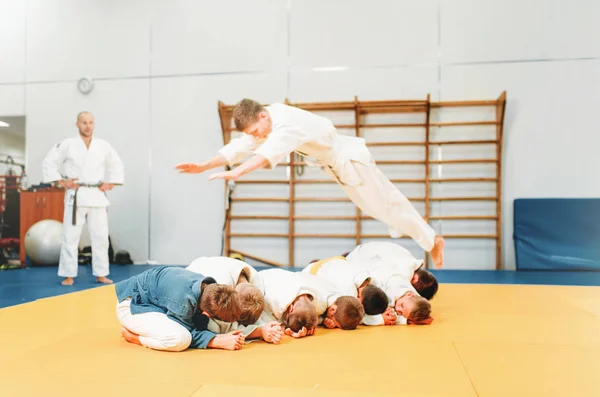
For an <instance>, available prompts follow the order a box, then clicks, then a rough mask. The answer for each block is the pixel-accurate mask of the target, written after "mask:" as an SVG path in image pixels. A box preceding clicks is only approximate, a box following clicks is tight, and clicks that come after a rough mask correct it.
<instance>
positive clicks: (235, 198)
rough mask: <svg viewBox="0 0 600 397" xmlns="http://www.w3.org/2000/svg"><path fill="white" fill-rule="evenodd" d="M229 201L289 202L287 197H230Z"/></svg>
mask: <svg viewBox="0 0 600 397" xmlns="http://www.w3.org/2000/svg"><path fill="white" fill-rule="evenodd" d="M231 201H246V202H261V201H262V202H270V201H275V202H285V203H287V202H289V201H290V199H289V198H275V197H232V198H231Z"/></svg>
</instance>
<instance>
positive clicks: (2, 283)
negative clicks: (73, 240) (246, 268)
mask: <svg viewBox="0 0 600 397" xmlns="http://www.w3.org/2000/svg"><path fill="white" fill-rule="evenodd" d="M151 267H153V265H128V266H119V265H111V267H110V276H109V277H110V278H111V279H112V280H113V281H115V282H118V281H121V280H125V279H126V278H128V277H131V276H133V275H135V274H138V273H141V272H143V271H145V270H147V269H150V268H151ZM256 269H257V270H262V269H267V267H256ZM290 270H295V271H299V270H301V269H290ZM56 272H57V267H56V266H49V267H28V268H25V269H16V270H3V271H0V308H2V307H7V306H13V305H18V304H22V303H26V302H31V301H34V300H36V299H42V298H48V297H51V296H57V295H63V294H68V293H72V292H76V291H82V290H85V289H89V288H95V287H99V286H101V285H102V284H98V283H96V278H95V277H94V276H93V275H92V268H91V266H90V265H85V266H79V275H78V277H77V278H76V279H75V285H73V286H68V287H67V286H63V285H61V284H60V282H61V281H62V278H59V277H58V276H57V275H56ZM432 273H434V274H435V276H436V277H437V279H438V280H439V282H440V283H442V284H444V283H448V284H544V285H580V286H600V272H568V271H565V272H557V271H518V272H516V271H494V270H432Z"/></svg>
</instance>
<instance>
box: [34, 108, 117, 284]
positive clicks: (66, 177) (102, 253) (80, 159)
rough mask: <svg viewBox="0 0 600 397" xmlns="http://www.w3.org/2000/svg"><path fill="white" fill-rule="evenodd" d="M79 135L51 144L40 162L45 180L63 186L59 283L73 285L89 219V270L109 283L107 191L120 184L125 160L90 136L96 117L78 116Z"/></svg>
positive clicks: (109, 146)
mask: <svg viewBox="0 0 600 397" xmlns="http://www.w3.org/2000/svg"><path fill="white" fill-rule="evenodd" d="M76 125H77V128H78V129H79V136H77V137H73V138H67V139H65V140H63V141H61V142H60V143H58V144H57V145H55V146H54V147H53V148H52V149H50V151H49V152H48V154H47V155H46V158H44V162H43V164H42V167H43V178H44V182H48V183H50V182H57V183H58V184H59V185H60V186H62V187H64V188H66V192H65V213H64V216H63V242H62V246H61V251H60V262H59V265H58V275H59V276H60V277H64V278H65V279H64V280H63V282H62V284H63V285H73V278H74V277H77V267H78V260H77V259H78V246H79V239H80V238H81V230H82V229H83V225H84V224H85V222H86V221H87V223H88V230H89V233H90V240H91V243H92V269H93V274H94V276H96V280H97V281H98V282H100V283H103V284H111V283H112V280H110V279H108V278H107V277H106V276H108V274H109V263H108V246H109V243H108V213H107V207H108V205H109V201H108V198H107V197H106V192H107V191H108V190H111V189H112V188H113V187H114V186H115V185H122V184H123V182H124V171H123V163H122V161H121V159H120V158H119V155H118V154H117V152H116V151H115V149H114V148H113V147H112V146H111V145H110V144H109V143H108V142H106V141H104V140H102V139H99V138H95V137H93V135H94V116H92V114H90V113H88V112H81V113H79V114H78V115H77V123H76Z"/></svg>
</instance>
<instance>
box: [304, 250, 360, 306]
mask: <svg viewBox="0 0 600 397" xmlns="http://www.w3.org/2000/svg"><path fill="white" fill-rule="evenodd" d="M302 272H303V273H309V274H314V275H316V276H317V277H321V278H323V279H325V280H327V281H329V282H331V283H333V284H334V285H335V286H336V288H337V289H338V290H339V291H340V293H342V294H343V295H344V296H353V297H355V298H357V297H358V288H359V287H360V286H361V285H362V284H363V283H364V282H365V281H367V280H370V279H371V276H370V275H369V272H368V270H367V269H366V268H364V267H362V266H360V265H358V264H357V263H354V262H350V261H348V260H346V259H345V258H333V259H330V260H327V259H325V260H323V261H318V262H314V263H311V264H310V265H308V266H306V267H305V268H304V269H302Z"/></svg>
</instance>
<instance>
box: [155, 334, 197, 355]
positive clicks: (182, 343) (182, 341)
mask: <svg viewBox="0 0 600 397" xmlns="http://www.w3.org/2000/svg"><path fill="white" fill-rule="evenodd" d="M191 343H192V334H190V333H189V332H187V331H185V332H179V333H177V334H173V335H170V336H168V337H166V338H163V339H162V344H163V345H164V347H165V348H166V350H168V351H172V352H180V351H184V350H185V349H187V348H188V347H190V344H191Z"/></svg>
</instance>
